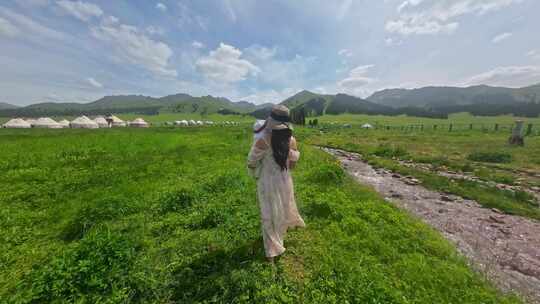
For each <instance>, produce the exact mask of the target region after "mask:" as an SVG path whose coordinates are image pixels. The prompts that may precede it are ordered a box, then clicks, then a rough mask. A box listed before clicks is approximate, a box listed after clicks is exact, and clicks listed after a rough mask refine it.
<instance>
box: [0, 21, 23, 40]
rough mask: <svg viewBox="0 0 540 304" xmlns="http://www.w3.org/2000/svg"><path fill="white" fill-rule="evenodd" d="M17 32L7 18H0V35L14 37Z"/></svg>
mask: <svg viewBox="0 0 540 304" xmlns="http://www.w3.org/2000/svg"><path fill="white" fill-rule="evenodd" d="M17 34H19V30H18V29H17V27H15V26H14V25H13V24H12V23H11V22H9V20H6V19H4V18H0V35H4V36H7V37H15V36H16V35H17Z"/></svg>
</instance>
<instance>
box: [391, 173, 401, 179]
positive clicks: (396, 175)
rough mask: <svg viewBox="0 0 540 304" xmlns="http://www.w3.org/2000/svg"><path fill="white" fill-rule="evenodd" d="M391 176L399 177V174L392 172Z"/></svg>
mask: <svg viewBox="0 0 540 304" xmlns="http://www.w3.org/2000/svg"><path fill="white" fill-rule="evenodd" d="M392 177H393V178H401V175H399V174H397V173H392Z"/></svg>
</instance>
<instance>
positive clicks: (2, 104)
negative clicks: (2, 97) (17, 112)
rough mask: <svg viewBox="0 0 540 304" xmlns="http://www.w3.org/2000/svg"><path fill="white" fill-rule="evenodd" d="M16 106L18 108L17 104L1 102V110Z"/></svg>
mask: <svg viewBox="0 0 540 304" xmlns="http://www.w3.org/2000/svg"><path fill="white" fill-rule="evenodd" d="M16 108H18V107H17V106H16V105H12V104H9V103H5V102H0V110H8V109H16Z"/></svg>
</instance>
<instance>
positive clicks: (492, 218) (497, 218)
mask: <svg viewBox="0 0 540 304" xmlns="http://www.w3.org/2000/svg"><path fill="white" fill-rule="evenodd" d="M503 219H504V217H503V216H493V215H490V216H489V220H490V221H492V222H494V223H497V224H504V220H503Z"/></svg>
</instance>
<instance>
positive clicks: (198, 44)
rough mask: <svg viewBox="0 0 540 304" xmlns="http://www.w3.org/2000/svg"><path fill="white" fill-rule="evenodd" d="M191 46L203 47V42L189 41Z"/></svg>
mask: <svg viewBox="0 0 540 304" xmlns="http://www.w3.org/2000/svg"><path fill="white" fill-rule="evenodd" d="M191 46H192V47H194V48H196V49H202V48H204V44H203V43H202V42H199V41H193V42H192V43H191Z"/></svg>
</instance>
